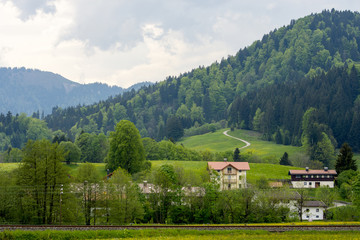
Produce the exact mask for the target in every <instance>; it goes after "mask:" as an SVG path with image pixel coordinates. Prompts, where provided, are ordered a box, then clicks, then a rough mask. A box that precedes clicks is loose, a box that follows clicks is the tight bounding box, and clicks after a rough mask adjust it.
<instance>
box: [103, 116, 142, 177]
mask: <svg viewBox="0 0 360 240" xmlns="http://www.w3.org/2000/svg"><path fill="white" fill-rule="evenodd" d="M144 162H145V151H144V146H143V143H142V141H141V137H140V133H139V131H138V130H137V129H136V127H135V125H134V124H133V123H132V122H130V121H128V120H121V121H120V122H119V123H118V124H117V125H116V127H115V132H111V133H110V150H109V154H108V162H107V168H108V169H110V170H111V171H114V170H116V169H117V168H118V167H121V168H123V169H125V170H126V171H128V172H129V173H130V174H134V173H137V172H140V171H141V170H142V169H143V168H144Z"/></svg>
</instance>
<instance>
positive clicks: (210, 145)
mask: <svg viewBox="0 0 360 240" xmlns="http://www.w3.org/2000/svg"><path fill="white" fill-rule="evenodd" d="M224 131H226V129H221V130H218V131H216V132H214V133H206V134H203V135H196V136H192V137H187V138H184V139H183V140H182V141H180V142H179V144H183V145H184V146H185V147H187V148H191V149H194V150H199V151H201V150H210V151H213V152H225V151H228V150H230V151H234V149H235V148H237V147H238V148H241V147H243V146H245V143H243V142H241V141H239V140H236V139H233V138H229V137H227V136H225V135H224V134H223V132H224ZM230 135H232V134H230Z"/></svg>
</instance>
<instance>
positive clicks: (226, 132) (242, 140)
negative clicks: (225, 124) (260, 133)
mask: <svg viewBox="0 0 360 240" xmlns="http://www.w3.org/2000/svg"><path fill="white" fill-rule="evenodd" d="M229 131H230V130H226V131H225V132H223V134H224V135H225V136H227V137H231V138H234V139H236V140H239V141H241V142H243V143H245V144H246V145H245V146H243V147H241V148H239V149H243V148H247V147H249V146H250V145H251V143H249V142H248V141H245V140H244V139H240V138H237V137H233V136H230V135H229V134H228V132H229Z"/></svg>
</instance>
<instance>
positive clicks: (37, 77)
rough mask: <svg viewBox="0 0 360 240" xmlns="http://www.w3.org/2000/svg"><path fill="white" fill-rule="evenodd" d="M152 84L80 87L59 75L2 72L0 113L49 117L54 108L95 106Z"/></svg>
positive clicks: (84, 85) (25, 71)
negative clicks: (109, 98)
mask: <svg viewBox="0 0 360 240" xmlns="http://www.w3.org/2000/svg"><path fill="white" fill-rule="evenodd" d="M149 84H151V83H149V82H144V83H138V84H135V85H134V86H132V87H130V88H128V89H124V88H121V87H117V86H109V85H107V84H102V83H91V84H80V83H76V82H73V81H70V80H69V79H66V78H64V77H62V76H61V75H59V74H54V73H52V72H45V71H40V70H32V69H26V68H24V67H22V68H0V86H1V87H0V103H1V104H0V112H1V113H6V112H8V111H11V112H12V113H13V114H16V113H26V114H28V115H31V114H32V113H33V112H37V111H39V112H40V113H42V112H44V114H49V113H51V110H52V108H53V107H55V106H58V107H62V108H63V107H68V106H76V105H79V104H80V105H83V104H85V105H87V104H93V103H95V102H98V101H101V100H106V99H107V98H108V97H110V96H115V95H118V94H122V93H123V92H125V91H129V90H132V89H135V90H137V89H140V88H141V87H142V86H144V85H149Z"/></svg>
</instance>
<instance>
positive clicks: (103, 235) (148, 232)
mask: <svg viewBox="0 0 360 240" xmlns="http://www.w3.org/2000/svg"><path fill="white" fill-rule="evenodd" d="M359 237H360V233H359V232H355V231H321V232H316V231H291V232H267V231H261V230H254V231H246V230H201V231H198V230H185V229H143V230H126V229H125V230H112V231H109V230H108V231H107V230H98V231H55V230H54V231H50V230H46V231H20V230H16V231H4V232H0V238H1V239H59V240H61V239H109V240H110V239H187V240H190V239H194V240H195V239H216V240H218V239H231V240H233V239H266V240H268V239H280V240H288V239H296V240H302V239H306V240H308V239H315V240H316V239H339V240H342V239H359Z"/></svg>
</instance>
